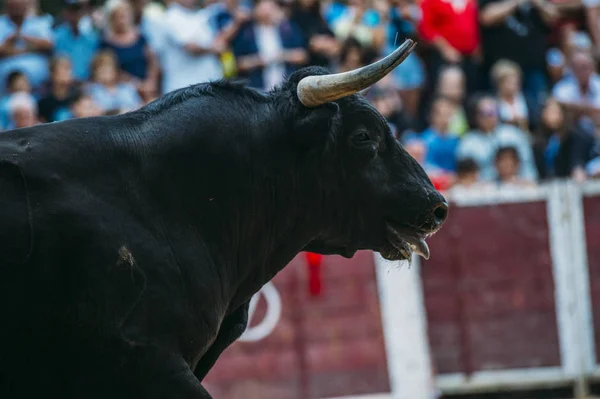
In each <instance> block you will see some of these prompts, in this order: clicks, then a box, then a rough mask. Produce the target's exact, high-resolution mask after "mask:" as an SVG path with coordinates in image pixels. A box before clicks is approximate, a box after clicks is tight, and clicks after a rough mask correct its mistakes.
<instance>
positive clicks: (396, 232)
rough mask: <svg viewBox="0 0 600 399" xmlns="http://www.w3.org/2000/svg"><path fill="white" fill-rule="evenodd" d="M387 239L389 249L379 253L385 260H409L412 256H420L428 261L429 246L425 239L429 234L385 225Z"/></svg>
mask: <svg viewBox="0 0 600 399" xmlns="http://www.w3.org/2000/svg"><path fill="white" fill-rule="evenodd" d="M386 229H387V239H388V243H389V244H390V245H389V248H387V249H386V250H384V251H381V252H380V253H381V256H383V257H384V258H385V259H387V260H409V261H410V259H411V257H412V254H413V253H415V254H417V255H420V256H422V257H423V258H424V259H429V254H430V253H429V246H428V245H427V243H426V242H425V239H427V237H429V235H430V234H424V233H420V232H418V231H415V230H414V229H408V228H405V227H397V226H394V225H391V224H389V223H388V224H386Z"/></svg>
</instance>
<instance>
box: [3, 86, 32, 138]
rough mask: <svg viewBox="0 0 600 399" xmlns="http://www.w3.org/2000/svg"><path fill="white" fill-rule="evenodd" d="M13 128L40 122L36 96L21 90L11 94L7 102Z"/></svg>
mask: <svg viewBox="0 0 600 399" xmlns="http://www.w3.org/2000/svg"><path fill="white" fill-rule="evenodd" d="M7 107H8V112H9V115H10V120H11V125H10V128H11V129H20V128H25V127H31V126H35V125H37V124H38V123H39V119H38V109H37V103H36V101H35V98H33V96H32V95H31V94H29V93H25V92H19V93H15V94H13V95H12V96H10V99H9V100H8V103H7Z"/></svg>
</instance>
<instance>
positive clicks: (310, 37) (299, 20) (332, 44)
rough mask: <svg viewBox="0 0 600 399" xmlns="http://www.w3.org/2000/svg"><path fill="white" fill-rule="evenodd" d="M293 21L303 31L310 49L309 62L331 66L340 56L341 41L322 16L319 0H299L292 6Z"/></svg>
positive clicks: (305, 41)
mask: <svg viewBox="0 0 600 399" xmlns="http://www.w3.org/2000/svg"><path fill="white" fill-rule="evenodd" d="M290 19H291V21H292V22H293V23H294V24H296V26H298V27H299V28H300V30H301V31H302V36H303V40H304V43H305V44H306V47H307V50H308V56H309V60H308V64H309V65H320V66H324V67H329V66H330V65H331V61H332V60H333V59H334V58H336V57H337V56H339V54H340V50H341V44H340V42H339V41H338V40H337V39H336V38H335V35H334V34H333V32H332V31H331V29H329V26H328V25H327V23H326V22H325V20H324V19H323V17H322V16H321V4H320V1H319V0H298V1H296V2H294V5H293V6H292V13H291V17H290Z"/></svg>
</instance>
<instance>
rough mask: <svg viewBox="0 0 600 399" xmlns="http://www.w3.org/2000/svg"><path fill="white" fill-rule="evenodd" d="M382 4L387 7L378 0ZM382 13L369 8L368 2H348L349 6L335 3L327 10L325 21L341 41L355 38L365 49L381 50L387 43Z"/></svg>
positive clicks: (362, 0)
mask: <svg viewBox="0 0 600 399" xmlns="http://www.w3.org/2000/svg"><path fill="white" fill-rule="evenodd" d="M381 3H384V5H385V1H382V0H378V4H381ZM380 11H381V7H380ZM380 11H378V10H376V9H374V8H369V6H368V3H367V0H348V2H347V5H344V4H342V3H341V2H339V1H334V2H332V3H331V4H330V5H329V6H328V7H327V8H326V10H325V19H326V21H327V23H328V24H329V26H330V27H331V29H332V30H333V32H334V33H335V35H336V37H337V38H338V39H339V40H340V41H342V42H343V41H345V40H346V39H349V38H354V39H356V40H358V41H359V42H360V44H361V45H363V46H365V47H373V48H376V49H380V48H382V47H383V45H384V43H385V28H384V26H383V25H382V24H381V20H382V15H380ZM384 18H386V16H384Z"/></svg>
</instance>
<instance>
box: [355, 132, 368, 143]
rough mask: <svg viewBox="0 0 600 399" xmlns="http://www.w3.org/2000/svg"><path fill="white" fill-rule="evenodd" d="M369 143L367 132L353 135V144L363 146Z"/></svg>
mask: <svg viewBox="0 0 600 399" xmlns="http://www.w3.org/2000/svg"><path fill="white" fill-rule="evenodd" d="M369 141H371V136H369V133H367V132H360V133H357V134H355V135H354V142H355V143H357V144H365V143H367V142H369Z"/></svg>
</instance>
